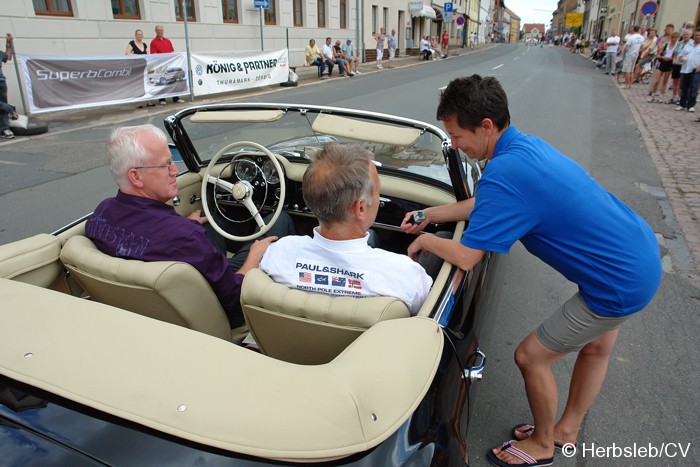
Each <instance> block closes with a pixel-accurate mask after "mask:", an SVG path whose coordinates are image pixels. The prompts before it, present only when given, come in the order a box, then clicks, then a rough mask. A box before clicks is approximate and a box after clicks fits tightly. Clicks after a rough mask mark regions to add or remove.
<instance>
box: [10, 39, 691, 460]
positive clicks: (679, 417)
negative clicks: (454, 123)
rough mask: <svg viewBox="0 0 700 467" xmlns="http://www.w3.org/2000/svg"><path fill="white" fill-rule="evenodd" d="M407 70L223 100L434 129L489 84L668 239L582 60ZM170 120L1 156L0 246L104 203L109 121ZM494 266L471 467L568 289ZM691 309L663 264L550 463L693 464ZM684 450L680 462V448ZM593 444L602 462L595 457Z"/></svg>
mask: <svg viewBox="0 0 700 467" xmlns="http://www.w3.org/2000/svg"><path fill="white" fill-rule="evenodd" d="M417 65H418V66H412V67H407V68H401V69H397V70H383V71H381V72H376V73H365V74H362V75H360V76H358V77H355V78H352V79H335V80H325V81H323V82H316V81H313V84H311V85H307V86H300V87H298V88H280V89H279V90H273V91H272V92H265V93H262V94H249V95H247V96H245V97H244V98H242V99H230V100H246V101H261V102H297V103H301V102H304V103H309V104H321V105H334V106H339V107H351V108H358V109H366V110H373V111H378V112H385V113H391V114H397V115H401V116H404V117H409V118H416V119H420V120H424V121H427V122H431V123H436V124H437V123H438V122H437V121H435V107H436V104H437V98H438V94H437V93H438V88H439V87H441V86H444V85H445V84H447V83H448V82H449V81H450V80H451V79H453V78H455V77H458V76H464V75H468V74H472V73H479V74H483V75H493V76H496V77H497V78H498V79H499V80H500V81H501V82H502V83H503V86H504V88H505V89H506V91H507V93H508V96H509V100H510V109H511V119H512V122H513V123H514V124H515V125H516V126H518V128H519V129H520V130H522V131H525V132H528V133H533V134H537V135H539V136H541V137H543V138H544V139H546V140H548V141H549V142H551V143H552V144H553V145H554V146H555V147H557V148H559V149H560V150H561V151H563V152H564V153H565V154H567V155H569V156H570V157H572V158H573V159H575V160H577V161H578V162H579V163H580V164H581V165H582V166H583V167H584V168H586V169H587V170H588V171H589V172H590V173H591V175H593V176H594V177H595V178H596V179H597V180H598V181H600V182H601V183H602V184H603V185H604V186H605V187H606V188H607V189H608V190H609V191H611V192H613V193H615V194H616V195H617V196H618V197H619V198H620V199H622V200H623V201H624V202H626V203H627V204H629V205H630V206H631V207H632V208H633V209H635V210H636V211H637V212H639V213H640V214H641V215H642V216H644V218H645V219H646V220H647V221H648V222H649V223H650V225H651V226H652V228H653V229H654V231H656V232H657V233H659V236H660V237H661V236H665V237H669V238H670V237H672V236H673V235H674V232H673V229H672V227H670V225H673V222H672V220H673V219H672V213H671V212H669V211H668V209H666V208H665V205H666V204H667V203H666V201H665V196H664V193H663V189H662V188H661V182H660V179H659V175H658V173H657V170H656V168H655V167H654V165H653V164H652V162H651V159H650V157H649V154H648V153H647V151H646V149H645V147H644V144H643V142H642V140H641V139H640V137H639V134H638V132H637V128H636V124H635V122H634V119H633V118H632V116H631V115H630V112H629V110H628V108H627V105H626V104H625V101H624V100H623V99H622V97H621V95H620V92H619V90H618V89H616V88H615V86H614V84H613V82H612V81H611V80H609V79H605V78H604V77H603V76H602V75H596V74H595V72H594V71H593V70H592V67H590V66H586V65H587V63H586V62H585V60H582V59H581V58H580V57H576V56H574V55H573V54H569V53H568V52H567V51H565V50H563V49H560V48H547V47H545V48H527V47H525V46H522V45H518V46H513V45H506V46H498V47H495V48H492V49H489V50H485V51H480V52H478V53H474V54H470V55H468V56H460V57H454V58H451V59H449V60H445V61H439V62H435V63H427V62H421V63H420V64H418V63H417ZM171 111H172V109H169V108H168V107H166V108H165V109H164V111H163V112H160V113H158V112H156V113H153V112H151V113H149V114H148V115H144V114H143V113H133V114H132V113H122V114H120V116H119V117H118V118H113V119H105V121H107V120H109V121H108V122H106V123H105V124H100V122H99V121H97V122H95V121H91V120H89V119H86V121H85V122H84V124H83V125H74V128H70V127H66V128H65V129H62V130H61V131H59V132H54V133H53V134H52V133H49V134H47V135H44V136H43V137H36V138H30V139H27V140H26V141H22V142H17V143H13V144H11V145H2V146H0V167H2V169H1V170H0V218H1V219H2V225H0V243H6V242H9V241H12V240H15V239H19V238H22V237H25V236H27V235H31V234H33V233H37V232H44V231H46V232H50V231H52V230H54V229H56V228H58V227H61V226H62V225H63V224H65V223H66V222H68V221H70V220H72V219H75V218H77V217H79V216H81V215H83V214H85V213H87V212H89V211H91V210H92V209H93V208H94V206H95V205H96V204H97V202H99V201H100V200H101V199H102V198H104V197H106V196H111V195H113V194H114V192H115V187H114V185H113V182H112V180H111V177H110V175H109V173H108V170H107V169H106V167H105V166H104V141H105V139H106V137H107V135H108V133H109V130H110V128H111V126H112V125H113V124H114V122H119V121H125V122H128V123H129V124H138V123H143V122H146V121H150V122H153V123H155V124H160V122H161V121H162V117H163V116H165V115H167V113H168V112H171ZM677 241H680V242H682V241H683V240H682V239H679V240H677ZM676 251H681V252H682V251H683V249H682V248H680V249H674V254H677V253H675V252H676ZM664 252H666V249H664ZM681 254H682V253H681ZM680 260H683V258H681V259H680ZM665 264H670V262H668V261H666V262H665ZM501 266H502V267H501V268H500V269H501V271H502V274H501V275H500V276H499V279H498V280H499V296H500V301H499V302H500V304H499V306H498V308H497V309H494V310H491V312H492V313H494V314H495V322H496V324H497V332H495V333H492V335H491V336H490V337H489V338H488V339H485V340H484V341H482V349H483V350H484V351H485V353H486V355H487V357H488V361H487V367H486V371H485V373H484V380H483V381H482V382H481V383H478V394H477V396H476V398H475V401H476V404H475V406H472V407H470V412H471V417H472V418H471V424H470V431H469V452H470V461H471V465H475V466H480V465H488V462H487V461H486V460H485V452H486V450H487V449H488V448H490V447H493V446H495V445H497V444H500V443H501V442H502V441H504V440H506V439H508V436H509V433H510V429H511V428H512V426H514V425H516V424H518V423H522V422H528V421H530V415H529V409H528V406H527V401H526V399H525V392H524V388H523V384H522V380H521V377H520V375H519V372H518V370H517V368H516V366H515V364H514V363H513V359H512V354H513V351H514V350H515V347H516V346H517V344H518V343H519V342H520V340H521V339H522V338H523V337H525V335H527V334H528V333H529V332H530V331H531V330H532V329H534V328H535V327H536V325H537V324H538V323H539V322H541V321H542V320H543V319H544V318H545V317H546V316H548V315H549V314H550V313H551V312H552V311H553V310H554V309H556V308H557V307H558V306H559V304H560V303H561V302H563V301H564V300H565V299H567V298H568V297H569V296H571V295H572V294H573V293H574V291H575V289H574V286H573V285H572V284H571V283H569V282H567V281H566V280H565V279H563V278H562V277H561V276H560V275H558V274H557V273H556V272H554V271H553V270H551V269H550V268H549V267H548V266H546V265H545V264H543V263H542V262H540V261H539V260H537V259H535V258H533V257H532V256H530V255H529V254H528V253H527V252H525V251H524V249H523V248H522V247H520V246H516V247H515V248H513V250H512V252H511V253H510V254H509V255H508V256H506V257H504V258H503V261H502V264H501ZM699 300H700V289H699V288H698V285H697V284H695V283H693V282H691V280H690V279H688V278H687V277H686V275H684V274H682V273H681V272H680V271H674V270H672V269H671V267H670V266H667V271H666V273H665V274H664V280H663V283H662V286H661V290H660V291H659V293H658V294H657V297H656V298H655V300H654V301H653V302H652V304H651V305H650V306H649V307H647V309H646V310H645V311H644V312H642V313H640V314H639V315H638V316H636V317H634V318H633V319H632V320H630V321H629V322H628V323H627V324H626V325H625V326H624V327H623V328H622V333H621V335H620V338H619V340H618V345H617V347H616V350H615V352H614V354H613V356H612V358H611V362H610V371H609V375H608V379H607V382H606V384H605V386H604V388H603V391H602V393H601V395H600V397H599V398H598V400H597V401H596V403H595V404H594V406H593V407H592V409H591V410H590V412H589V414H588V416H587V418H586V420H585V423H584V426H583V429H582V431H581V433H580V434H579V440H578V442H579V452H578V453H577V454H576V455H575V456H574V457H572V458H569V459H566V458H564V457H563V456H562V455H561V454H558V455H557V457H556V459H555V462H556V464H557V465H564V466H574V465H576V466H588V465H591V466H598V465H600V466H607V465H614V466H618V465H629V466H645V465H656V466H663V465H680V466H687V465H700V442H698V440H697V432H698V429H699V428H700V422H698V420H699V419H700V402H699V400H700V398H698V396H697V395H696V388H698V387H700V376H699V375H700V371H699V370H700V368H698V366H699V365H698V359H697V356H698V350H697V345H696V342H697V337H696V332H697V330H698V329H700V326H699V325H700V318H699V316H698V310H699V309H700V306H699V303H698V302H699ZM573 361H574V359H573V357H568V358H565V359H563V360H562V361H560V362H559V363H557V365H556V366H555V374H556V377H557V380H558V382H559V384H560V387H559V395H560V407H563V403H564V400H565V398H566V393H567V383H568V378H569V376H570V374H571V371H572V367H573ZM635 443H636V449H637V450H636V452H635V453H634V454H636V456H635V457H614V456H615V455H616V454H620V455H621V456H624V451H622V450H623V449H625V448H629V449H634V448H635ZM664 443H665V444H664ZM688 445H689V451H688V452H687V454H686V456H685V457H683V454H682V452H681V450H685V449H686V448H687V447H688ZM650 446H651V447H653V448H655V449H660V448H662V446H663V449H662V450H661V454H660V456H659V457H657V458H655V459H649V458H648V454H647V453H644V452H642V451H640V449H639V448H640V447H643V448H649V447H650ZM592 447H595V448H601V447H602V448H605V449H604V451H605V450H606V449H607V452H605V453H604V456H602V457H601V456H599V455H598V454H599V453H600V452H599V451H596V452H595V453H594V452H593V451H592V449H591V448H592ZM616 448H620V451H618V450H616ZM586 449H587V450H586Z"/></svg>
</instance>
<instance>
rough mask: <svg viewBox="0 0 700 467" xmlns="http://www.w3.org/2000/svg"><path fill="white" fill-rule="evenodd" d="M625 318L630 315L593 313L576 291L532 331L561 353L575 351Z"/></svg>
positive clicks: (617, 325) (550, 347) (551, 348)
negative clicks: (614, 315)
mask: <svg viewBox="0 0 700 467" xmlns="http://www.w3.org/2000/svg"><path fill="white" fill-rule="evenodd" d="M630 316H631V315H630ZM628 318H629V316H622V317H619V318H610V317H608V316H600V315H597V314H595V313H594V312H592V311H591V309H590V308H588V305H586V302H584V301H583V299H582V298H581V295H580V294H579V293H578V292H577V293H576V294H575V295H574V296H573V297H571V298H570V299H569V300H568V301H566V303H564V304H563V305H562V306H561V307H559V309H558V310H557V311H555V312H554V313H553V314H552V316H550V317H549V318H547V319H546V320H545V321H544V322H543V323H542V324H541V325H540V326H539V327H538V328H537V329H536V330H535V334H536V335H537V338H538V339H539V340H540V342H541V343H542V345H544V346H545V347H547V348H548V349H550V350H553V351H555V352H560V353H568V352H577V351H579V350H581V348H582V347H583V346H584V345H586V344H588V343H589V342H591V341H594V340H596V339H597V338H599V337H600V336H602V335H603V334H605V333H606V332H608V331H612V330H613V329H617V328H618V327H619V326H620V325H621V324H622V323H624V322H625V321H626V320H627V319H628Z"/></svg>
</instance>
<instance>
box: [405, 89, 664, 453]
mask: <svg viewBox="0 0 700 467" xmlns="http://www.w3.org/2000/svg"><path fill="white" fill-rule="evenodd" d="M437 118H438V120H442V121H443V123H444V125H445V129H446V130H447V132H448V134H449V135H450V138H451V140H452V146H453V147H455V148H459V149H461V150H462V151H463V152H464V153H465V154H467V156H469V157H470V158H475V159H479V160H483V159H488V160H489V163H488V166H487V167H486V169H485V171H484V174H483V176H482V178H481V180H480V182H479V185H478V188H477V191H476V196H475V197H474V198H472V199H469V200H464V201H460V202H457V203H454V204H451V205H445V206H436V207H432V208H428V209H426V210H424V211H423V212H424V214H425V220H424V221H423V222H422V223H421V224H419V225H413V224H409V223H408V219H409V218H410V216H411V215H412V214H413V213H408V214H407V215H406V217H405V219H404V222H403V223H402V225H401V227H402V229H403V230H404V231H406V232H408V233H418V232H419V231H420V230H422V229H423V228H424V227H425V226H426V225H427V224H428V223H436V222H447V221H457V220H469V226H468V228H467V230H466V231H465V233H464V235H463V237H462V240H461V242H457V241H453V240H449V239H444V238H439V237H436V236H434V235H420V236H418V238H417V239H416V240H415V241H414V242H413V243H412V244H411V245H410V246H409V248H408V254H409V255H410V256H411V257H412V258H414V259H415V258H416V257H417V255H419V254H421V252H423V251H428V252H431V253H435V254H437V255H438V256H440V257H442V258H443V259H445V260H447V261H449V262H450V263H452V264H454V265H456V266H458V267H460V268H461V269H464V270H469V269H471V268H472V267H474V265H475V264H477V263H478V262H479V260H480V259H481V258H482V256H483V255H484V252H485V251H494V252H498V253H506V252H508V250H509V249H510V247H511V246H512V245H513V244H514V243H515V242H516V241H518V240H520V242H521V243H522V244H523V245H524V246H525V248H526V249H527V250H528V251H529V252H530V253H532V254H533V255H535V256H537V257H538V258H540V259H541V260H543V261H544V262H545V263H547V264H549V265H550V266H551V267H553V268H554V269H556V270H557V271H559V272H560V273H561V274H562V275H564V277H566V278H567V279H568V280H570V281H572V282H573V283H575V284H577V285H578V288H579V290H578V292H577V293H576V294H575V295H574V296H573V297H572V298H571V299H569V300H568V301H567V302H566V303H564V304H563V305H562V306H561V307H560V308H559V309H558V310H557V311H556V312H554V314H553V315H552V316H551V317H549V318H548V319H547V320H545V322H544V323H542V324H541V325H540V326H539V327H538V328H537V329H536V330H535V331H533V332H532V333H531V334H530V335H528V336H527V337H526V338H525V339H524V340H523V341H522V342H521V343H520V345H519V346H518V348H517V349H516V351H515V360H516V363H517V365H518V367H519V368H520V371H521V373H522V375H523V379H524V380H525V388H526V390H527V397H528V402H529V404H530V409H531V410H532V415H533V418H534V424H532V425H530V424H528V425H522V426H519V427H518V428H517V429H515V430H514V433H513V437H514V438H515V439H516V440H518V441H517V447H516V442H507V443H504V444H503V446H500V447H498V448H496V449H493V450H490V451H489V452H488V453H487V457H488V459H489V460H490V461H491V462H492V463H493V464H495V465H509V464H516V465H517V464H518V463H520V464H522V463H525V464H526V465H532V466H538V465H550V464H551V462H552V457H553V453H554V446H555V445H563V444H565V443H575V442H576V437H577V434H578V431H579V429H580V427H581V423H582V422H583V417H584V416H585V414H586V412H587V411H588V408H589V407H590V406H591V404H592V403H593V400H594V399H595V397H596V396H597V395H598V393H599V392H600V388H601V387H602V385H603V382H604V380H605V374H606V372H607V367H608V357H609V355H610V352H611V351H612V349H613V347H614V345H615V341H616V339H617V335H618V332H619V326H620V325H621V324H622V323H623V322H624V321H625V320H626V319H628V318H629V317H630V316H631V315H633V314H634V313H636V312H638V311H640V310H642V309H643V308H644V307H645V306H646V305H647V304H648V303H649V302H650V301H651V299H652V298H653V296H654V294H655V293H656V291H657V289H658V287H659V284H660V281H661V260H660V254H659V247H658V243H657V241H656V238H655V235H654V232H653V231H652V230H651V228H650V227H649V225H648V224H647V223H646V222H645V221H644V219H642V218H641V217H640V216H639V215H637V214H636V213H635V212H634V211H632V210H631V209H630V208H629V207H627V206H626V205H625V204H624V203H622V202H621V201H620V200H618V199H617V198H616V197H615V196H614V195H612V194H611V193H608V192H607V191H606V190H605V189H604V188H603V187H602V186H601V185H599V184H598V183H597V182H596V181H595V180H594V179H593V178H592V177H591V176H590V175H588V174H587V173H586V172H585V171H584V170H583V168H582V167H581V166H579V165H578V164H577V163H576V162H574V161H573V160H571V159H569V158H568V157H566V156H565V155H563V154H562V153H560V152H559V151H557V150H556V149H555V148H553V147H552V146H550V145H549V144H548V143H546V142H545V141H543V140H542V139H540V138H537V137H535V136H530V135H526V134H523V133H521V132H519V131H518V130H517V129H516V128H515V127H514V126H511V125H510V113H509V111H508V98H507V96H506V94H505V91H504V90H503V88H502V87H501V85H500V83H499V82H498V81H497V80H496V79H495V78H482V77H481V76H479V75H473V76H470V77H467V78H458V79H456V80H453V81H452V82H451V83H450V84H449V85H448V86H447V88H446V89H445V91H444V92H443V93H442V95H441V98H440V104H439V106H438V110H437ZM569 352H578V357H577V360H576V365H575V367H574V372H573V374H572V378H571V384H570V391H569V399H568V400H567V404H566V408H565V410H564V413H563V415H562V417H561V419H560V420H559V421H558V422H557V423H556V424H555V419H556V414H557V386H556V382H555V380H554V377H553V374H552V371H551V365H552V364H554V362H556V361H557V360H559V359H560V358H561V357H563V356H564V355H566V354H567V353H569ZM535 427H536V429H535Z"/></svg>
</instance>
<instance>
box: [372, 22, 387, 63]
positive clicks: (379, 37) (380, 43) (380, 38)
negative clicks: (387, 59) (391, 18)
mask: <svg viewBox="0 0 700 467" xmlns="http://www.w3.org/2000/svg"><path fill="white" fill-rule="evenodd" d="M385 34H386V29H384V28H380V29H379V33H378V34H375V35H374V40H375V41H377V68H379V69H380V70H381V69H382V68H384V67H383V66H382V58H384V40H385V39H386V36H385Z"/></svg>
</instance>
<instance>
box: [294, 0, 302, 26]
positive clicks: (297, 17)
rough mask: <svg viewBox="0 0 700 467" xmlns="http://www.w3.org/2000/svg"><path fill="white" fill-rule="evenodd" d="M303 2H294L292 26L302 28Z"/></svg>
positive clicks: (300, 0)
mask: <svg viewBox="0 0 700 467" xmlns="http://www.w3.org/2000/svg"><path fill="white" fill-rule="evenodd" d="M302 4H303V0H294V5H293V8H294V26H304V9H303V7H302Z"/></svg>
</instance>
